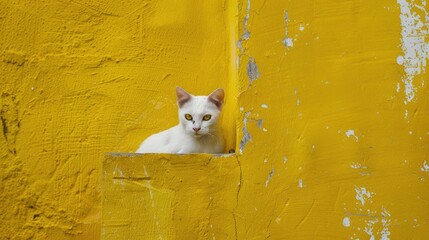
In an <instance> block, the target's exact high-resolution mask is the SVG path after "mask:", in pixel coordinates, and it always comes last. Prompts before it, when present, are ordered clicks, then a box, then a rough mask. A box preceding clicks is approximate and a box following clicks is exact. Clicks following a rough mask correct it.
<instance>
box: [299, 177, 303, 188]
mask: <svg viewBox="0 0 429 240" xmlns="http://www.w3.org/2000/svg"><path fill="white" fill-rule="evenodd" d="M298 187H299V188H303V187H304V185H303V184H302V179H299V181H298Z"/></svg>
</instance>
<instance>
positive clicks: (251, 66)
mask: <svg viewBox="0 0 429 240" xmlns="http://www.w3.org/2000/svg"><path fill="white" fill-rule="evenodd" d="M260 75H261V74H260V73H259V70H258V65H256V61H255V59H254V58H250V59H249V62H248V63H247V76H248V77H249V82H250V84H252V82H253V81H255V80H256V79H258V78H259V76H260Z"/></svg>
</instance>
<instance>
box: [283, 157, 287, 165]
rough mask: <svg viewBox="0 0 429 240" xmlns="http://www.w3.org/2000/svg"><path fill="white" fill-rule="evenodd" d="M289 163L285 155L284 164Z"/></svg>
mask: <svg viewBox="0 0 429 240" xmlns="http://www.w3.org/2000/svg"><path fill="white" fill-rule="evenodd" d="M286 163H287V157H286V156H284V157H283V164H286Z"/></svg>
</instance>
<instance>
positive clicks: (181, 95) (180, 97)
mask: <svg viewBox="0 0 429 240" xmlns="http://www.w3.org/2000/svg"><path fill="white" fill-rule="evenodd" d="M176 95H177V104H179V107H182V106H183V104H185V103H186V102H188V101H189V100H191V95H190V94H189V93H187V92H186V91H185V90H184V89H183V88H181V87H176Z"/></svg>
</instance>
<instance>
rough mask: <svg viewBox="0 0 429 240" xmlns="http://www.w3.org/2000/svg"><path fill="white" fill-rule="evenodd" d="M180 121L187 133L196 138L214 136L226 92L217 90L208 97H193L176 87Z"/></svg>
mask: <svg viewBox="0 0 429 240" xmlns="http://www.w3.org/2000/svg"><path fill="white" fill-rule="evenodd" d="M176 95H177V104H178V106H179V121H180V124H181V125H182V127H183V128H184V129H185V132H186V133H188V134H190V135H193V136H195V137H201V136H204V135H212V134H213V133H214V132H216V131H217V128H218V125H217V122H218V120H219V117H220V113H221V109H222V105H223V99H224V91H223V89H221V88H218V89H216V90H215V91H214V92H212V93H211V94H210V95H208V96H193V95H191V94H189V93H187V92H186V91H185V90H183V89H182V88H180V87H176Z"/></svg>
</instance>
